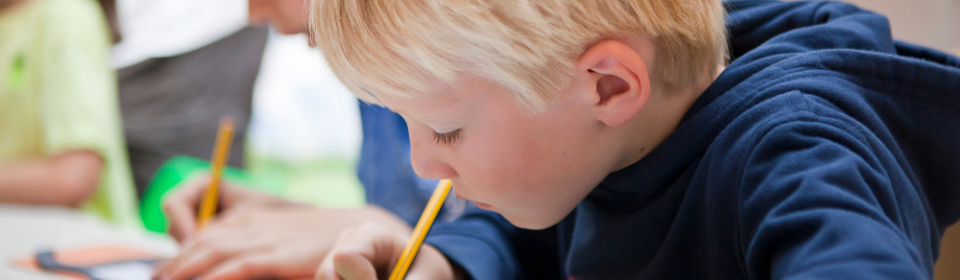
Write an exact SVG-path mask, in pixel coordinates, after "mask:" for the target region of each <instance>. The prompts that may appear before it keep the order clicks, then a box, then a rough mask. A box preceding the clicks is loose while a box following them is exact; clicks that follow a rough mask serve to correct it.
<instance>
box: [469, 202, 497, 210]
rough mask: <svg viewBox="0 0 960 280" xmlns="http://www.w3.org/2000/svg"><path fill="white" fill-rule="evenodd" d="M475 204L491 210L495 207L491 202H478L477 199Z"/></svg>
mask: <svg viewBox="0 0 960 280" xmlns="http://www.w3.org/2000/svg"><path fill="white" fill-rule="evenodd" d="M473 204H476V205H477V208H480V209H483V210H490V209H492V208H493V206H490V204H486V203H483V202H476V201H474V202H473ZM491 211H492V210H491Z"/></svg>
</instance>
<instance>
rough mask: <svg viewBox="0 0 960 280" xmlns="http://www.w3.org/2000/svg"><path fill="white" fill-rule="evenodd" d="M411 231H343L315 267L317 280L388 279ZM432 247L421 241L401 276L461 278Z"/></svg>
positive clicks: (363, 228)
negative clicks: (405, 273)
mask: <svg viewBox="0 0 960 280" xmlns="http://www.w3.org/2000/svg"><path fill="white" fill-rule="evenodd" d="M409 238H410V234H409V233H407V234H400V233H398V232H397V231H393V230H390V229H389V228H386V227H384V226H382V225H377V224H366V225H363V226H361V227H359V228H356V229H349V230H345V231H343V232H342V233H341V234H340V238H338V239H337V243H336V244H335V245H334V247H333V249H332V250H330V253H329V254H327V256H326V257H325V258H324V259H323V262H322V263H321V264H320V267H319V268H318V269H317V273H316V280H341V279H343V280H374V279H387V277H389V275H390V272H391V270H393V267H394V265H395V264H396V262H397V260H398V259H399V258H400V254H401V252H402V251H403V247H404V246H406V245H407V240H409ZM461 274H462V273H460V272H459V271H457V270H455V268H454V267H453V266H452V265H451V264H450V261H448V260H447V258H446V257H444V256H443V254H442V253H440V251H438V250H437V249H436V248H434V247H433V246H430V245H427V244H423V247H421V248H420V252H419V254H417V257H416V259H414V261H413V264H412V265H411V266H410V270H409V271H407V275H406V278H404V279H431V280H432V279H463V278H464V277H463V276H462V275H461Z"/></svg>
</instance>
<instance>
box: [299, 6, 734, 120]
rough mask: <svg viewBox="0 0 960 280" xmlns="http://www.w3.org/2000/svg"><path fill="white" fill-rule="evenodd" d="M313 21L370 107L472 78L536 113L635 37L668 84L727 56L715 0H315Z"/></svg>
mask: <svg viewBox="0 0 960 280" xmlns="http://www.w3.org/2000/svg"><path fill="white" fill-rule="evenodd" d="M310 16H311V20H310V23H311V30H312V31H313V32H314V36H315V40H316V44H317V46H318V47H319V48H320V50H321V51H322V52H323V54H324V55H325V56H326V59H327V62H328V63H329V65H330V68H331V70H332V71H333V73H334V74H335V75H336V76H337V77H338V78H339V79H340V80H341V82H343V83H344V85H346V87H347V88H348V89H350V91H352V92H353V93H354V94H355V95H357V97H358V98H360V99H361V100H363V101H366V102H369V103H373V104H381V103H380V102H379V100H378V99H377V97H376V96H384V95H390V96H404V97H410V96H412V95H413V94H414V93H416V92H424V91H426V90H427V80H426V79H424V77H431V78H436V79H439V80H440V81H443V82H447V83H452V82H453V81H454V80H455V79H456V78H457V74H458V73H460V72H471V73H474V74H476V75H479V76H481V77H484V78H488V79H491V80H493V81H496V82H498V83H500V84H501V85H502V86H504V87H506V88H507V89H509V90H510V91H511V92H513V93H514V94H515V95H516V98H517V101H518V102H519V103H520V104H521V105H523V106H525V107H526V108H527V109H529V110H530V111H533V112H538V111H541V110H543V109H545V108H546V107H547V105H548V104H549V102H550V101H551V100H553V98H554V97H556V95H557V94H558V93H559V92H560V91H561V90H562V89H563V88H564V87H565V86H567V84H569V82H570V78H571V77H572V76H573V74H574V71H573V70H574V62H575V60H576V58H577V57H579V56H580V55H581V54H582V53H583V52H584V51H585V50H586V48H588V47H590V44H593V43H596V42H598V41H599V40H602V39H605V38H612V37H616V36H621V35H629V34H632V33H638V32H639V33H643V34H647V35H649V36H651V37H652V38H653V41H654V42H655V43H656V45H657V54H656V61H655V62H654V63H655V65H656V69H655V70H651V71H655V72H651V73H652V75H659V78H661V79H662V80H663V81H664V82H666V83H667V84H668V85H672V86H679V87H681V88H686V87H688V86H693V85H696V84H698V83H700V82H702V81H703V78H704V77H707V76H709V77H712V76H713V75H715V73H716V71H717V65H720V64H721V63H724V62H725V59H726V56H727V42H726V26H725V24H724V16H725V10H724V8H723V5H722V3H721V2H720V0H379V1H377V0H313V3H312V4H311V8H310Z"/></svg>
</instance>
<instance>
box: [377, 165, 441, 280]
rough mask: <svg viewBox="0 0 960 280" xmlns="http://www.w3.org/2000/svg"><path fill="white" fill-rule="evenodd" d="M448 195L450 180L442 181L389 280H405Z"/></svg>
mask: <svg viewBox="0 0 960 280" xmlns="http://www.w3.org/2000/svg"><path fill="white" fill-rule="evenodd" d="M448 194H450V180H440V183H439V184H437V189H435V190H434V191H433V195H432V196H430V201H429V202H427V208H426V209H424V210H423V215H420V221H418V222H417V226H416V227H415V228H414V229H413V234H412V235H411V236H410V241H409V242H407V246H406V247H404V248H403V253H400V259H399V260H397V264H396V266H394V267H393V271H392V272H390V278H389V280H403V277H404V276H406V275H407V270H409V269H410V264H412V263H413V258H415V257H417V252H419V251H420V245H422V244H423V239H424V238H426V237H427V232H429V231H430V226H431V225H433V220H435V219H436V218H437V213H439V212H440V207H441V206H443V201H444V200H446V199H447V195H448Z"/></svg>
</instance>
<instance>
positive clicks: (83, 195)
mask: <svg viewBox="0 0 960 280" xmlns="http://www.w3.org/2000/svg"><path fill="white" fill-rule="evenodd" d="M102 169H103V160H102V159H101V158H100V155H98V154H97V153H95V152H92V151H88V150H71V151H66V152H63V153H60V154H59V155H56V156H52V157H48V158H42V159H34V160H23V161H17V162H12V163H7V164H4V165H0V201H3V202H15V203H27V204H55V205H65V206H71V207H80V206H81V205H83V203H84V202H86V201H87V199H89V198H90V197H91V196H92V195H93V194H94V192H96V190H97V185H98V184H99V181H100V174H101V170H102Z"/></svg>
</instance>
